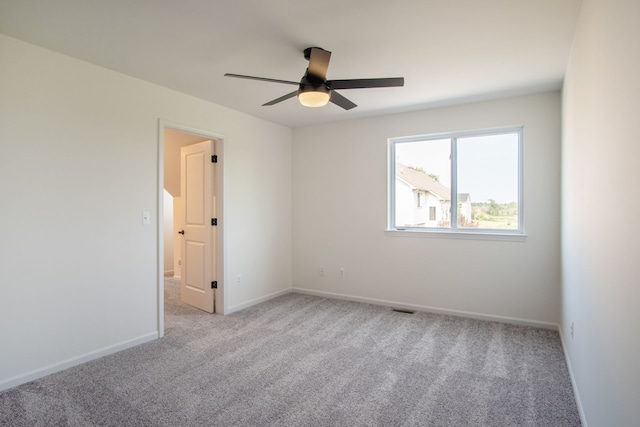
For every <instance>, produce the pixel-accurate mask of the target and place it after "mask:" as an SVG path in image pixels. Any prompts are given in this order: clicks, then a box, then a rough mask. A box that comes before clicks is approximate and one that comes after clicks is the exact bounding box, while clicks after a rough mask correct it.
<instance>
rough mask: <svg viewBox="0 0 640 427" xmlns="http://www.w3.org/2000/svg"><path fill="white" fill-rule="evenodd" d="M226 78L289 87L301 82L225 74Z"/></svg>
mask: <svg viewBox="0 0 640 427" xmlns="http://www.w3.org/2000/svg"><path fill="white" fill-rule="evenodd" d="M225 77H235V78H238V79H249V80H259V81H262V82H272V83H284V84H287V85H296V86H297V85H299V84H300V83H299V82H292V81H290V80H278V79H267V78H266V77H253V76H243V75H242V74H231V73H225Z"/></svg>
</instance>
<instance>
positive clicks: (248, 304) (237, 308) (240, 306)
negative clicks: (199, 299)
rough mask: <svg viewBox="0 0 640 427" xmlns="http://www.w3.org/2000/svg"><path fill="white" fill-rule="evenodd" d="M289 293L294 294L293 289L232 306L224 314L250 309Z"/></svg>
mask: <svg viewBox="0 0 640 427" xmlns="http://www.w3.org/2000/svg"><path fill="white" fill-rule="evenodd" d="M291 292H294V289H293V288H287V289H283V290H281V291H278V292H274V293H272V294H269V295H265V296H263V297H260V298H255V299H252V300H251V301H247V302H243V303H242V304H238V305H234V306H232V307H229V309H228V311H227V313H226V314H230V313H233V312H235V311H240V310H243V309H245V308H248V307H251V306H252V305H256V304H260V303H262V302H265V301H269V300H270V299H274V298H278V297H279V296H282V295H286V294H290V293H291Z"/></svg>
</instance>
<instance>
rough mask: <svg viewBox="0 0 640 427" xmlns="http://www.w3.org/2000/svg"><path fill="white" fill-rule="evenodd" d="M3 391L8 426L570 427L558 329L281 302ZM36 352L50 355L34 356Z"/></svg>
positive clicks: (195, 321) (171, 313) (173, 330)
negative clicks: (40, 354) (550, 329)
mask: <svg viewBox="0 0 640 427" xmlns="http://www.w3.org/2000/svg"><path fill="white" fill-rule="evenodd" d="M165 288H166V290H165V293H166V316H165V322H166V337H165V338H163V339H161V340H157V341H154V342H151V343H147V344H144V345H141V346H138V347H135V348H132V349H129V350H126V351H123V352H120V353H117V354H114V355H111V356H108V357H104V358H102V359H99V360H96V361H93V362H90V363H86V364H84V365H82V366H78V367H75V368H71V369H68V370H66V371H64V372H60V373H57V374H54V375H50V376H48V377H46V378H43V379H40V380H37V381H34V382H31V383H29V384H25V385H22V386H20V387H17V388H14V389H11V390H8V391H6V392H4V393H1V394H0V425H3V426H4V425H7V426H53V425H55V426H83V427H86V426H563V427H567V426H579V425H580V420H579V416H578V413H577V409H576V405H575V401H574V397H573V394H572V390H571V384H570V381H569V376H568V372H567V367H566V364H565V360H564V356H563V353H562V348H561V344H560V340H559V337H558V333H557V332H553V331H548V330H541V329H535V328H528V327H519V326H512V325H506V324H501V323H493V322H483V321H476V320H470V319H463V318H456V317H451V316H443V315H435V314H428V313H415V314H403V313H397V312H393V311H391V310H390V309H387V308H385V307H379V306H373V305H367V304H360V303H354V302H347V301H340V300H332V299H326V298H319V297H313V296H307V295H300V294H288V295H285V296H282V297H279V298H277V299H274V300H270V301H267V302H265V303H262V304H260V305H257V306H254V307H251V308H248V309H245V310H243V311H241V312H238V313H234V314H232V315H228V316H224V317H223V316H216V315H208V314H205V313H203V312H201V311H199V310H197V309H193V308H191V307H188V306H184V305H182V304H181V303H180V302H179V301H178V292H179V289H178V288H177V285H176V284H175V283H173V282H172V281H171V280H169V281H167V283H166V285H165ZM43 350H45V349H43Z"/></svg>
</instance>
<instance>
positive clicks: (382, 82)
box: [327, 77, 404, 89]
mask: <svg viewBox="0 0 640 427" xmlns="http://www.w3.org/2000/svg"><path fill="white" fill-rule="evenodd" d="M327 86H329V87H330V88H331V89H367V88H373V87H399V86H404V77H388V78H384V79H348V80H328V81H327Z"/></svg>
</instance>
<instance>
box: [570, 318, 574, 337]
mask: <svg viewBox="0 0 640 427" xmlns="http://www.w3.org/2000/svg"><path fill="white" fill-rule="evenodd" d="M573 326H574V325H573V322H571V339H572V340H573V329H574V328H573Z"/></svg>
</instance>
